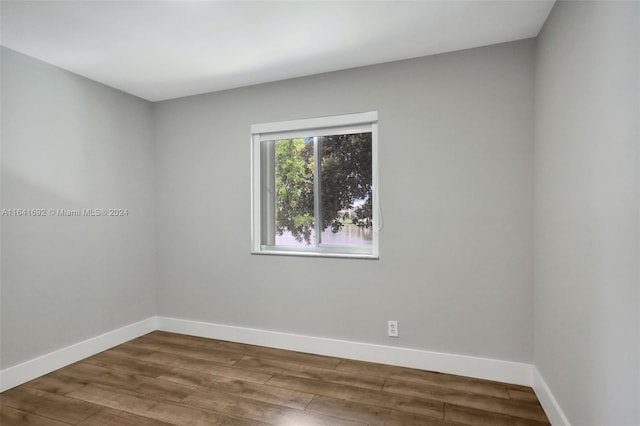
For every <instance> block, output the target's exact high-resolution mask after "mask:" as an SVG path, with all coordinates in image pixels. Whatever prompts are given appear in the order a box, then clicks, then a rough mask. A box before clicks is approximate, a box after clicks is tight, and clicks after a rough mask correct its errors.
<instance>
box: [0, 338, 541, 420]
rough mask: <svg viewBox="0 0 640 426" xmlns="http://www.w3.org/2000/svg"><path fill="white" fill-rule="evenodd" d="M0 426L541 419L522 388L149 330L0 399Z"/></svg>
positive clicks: (535, 404)
mask: <svg viewBox="0 0 640 426" xmlns="http://www.w3.org/2000/svg"><path fill="white" fill-rule="evenodd" d="M0 408H1V419H0V424H1V425H2V426H12V425H52V426H53V425H58V426H60V425H80V426H88V425H94V426H127V425H131V426H147V425H149V426H151V425H179V426H188V425H286V426H293V425H300V426H306V425H367V424H368V425H424V426H436V425H437V426H446V425H448V426H455V425H458V426H460V425H486V426H507V425H513V426H521V425H522V426H525V425H526V426H541V425H549V422H548V420H547V418H546V416H545V414H544V411H543V410H542V407H541V406H540V403H539V402H538V399H537V398H536V396H535V394H534V393H533V391H532V389H531V388H528V387H524V386H515V385H508V384H504V383H497V382H490V381H485V380H479V379H472V378H467V377H461V376H452V375H448V374H441V373H434V372H430V371H422V370H414V369H409V368H401V367H394V366H388V365H380V364H371V363H366V362H360V361H352V360H346V359H340V358H333V357H326V356H319V355H312V354H304V353H299V352H290V351H283V350H278V349H271V348H265V347H260V346H251V345H245V344H238V343H231V342H224V341H219V340H211V339H203V338H198V337H191V336H184V335H179V334H172V333H165V332H160V331H156V332H153V333H150V334H147V335H145V336H142V337H140V338H138V339H135V340H132V341H130V342H127V343H125V344H123V345H120V346H117V347H115V348H113V349H110V350H108V351H105V352H102V353H100V354H97V355H95V356H92V357H90V358H87V359H85V360H83V361H81V362H78V363H75V364H72V365H69V366H67V367H65V368H62V369H60V370H57V371H55V372H53V373H50V374H47V375H46V376H43V377H40V378H38V379H35V380H33V381H31V382H28V383H25V384H24V385H22V386H18V387H16V388H13V389H10V390H8V391H6V392H4V393H2V394H0Z"/></svg>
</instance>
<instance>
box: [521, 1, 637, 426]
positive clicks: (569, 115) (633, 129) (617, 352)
mask: <svg viewBox="0 0 640 426" xmlns="http://www.w3.org/2000/svg"><path fill="white" fill-rule="evenodd" d="M638 9H639V3H638V2H626V3H616V2H558V3H556V5H555V7H554V9H553V10H552V12H551V15H550V17H549V19H548V20H547V22H546V24H545V26H544V28H543V30H542V32H541V34H540V36H539V39H538V43H537V53H536V54H537V57H536V76H535V77H536V95H535V134H536V136H535V160H534V164H535V201H534V205H535V227H534V229H535V232H534V240H535V304H534V305H535V357H534V361H535V365H536V366H537V368H538V370H539V371H540V372H541V374H542V376H543V378H544V379H545V381H546V382H547V384H548V385H549V387H550V388H551V391H552V393H553V394H554V395H555V397H556V399H557V400H558V402H559V404H560V405H561V407H562V408H563V410H564V411H565V414H566V415H567V416H568V418H569V420H570V421H571V422H572V424H574V425H580V426H589V425H599V426H601V425H616V426H632V425H638V424H640V416H639V413H638V409H639V404H640V329H639V322H640V318H639V312H640V306H639V303H638V302H639V289H640V285H639V283H640V279H639V275H638V260H639V251H638V244H639V235H640V228H639V217H638V215H639V213H640V206H639V204H638V193H639V190H640V186H639V181H640V175H639V173H638V169H639V159H640V158H639V134H638V120H639V118H640V111H639V107H638V104H639V87H638V80H639V76H640V70H639V68H638V60H639V58H638V42H639V40H640V33H639V32H638V25H639V19H640V17H639V11H638Z"/></svg>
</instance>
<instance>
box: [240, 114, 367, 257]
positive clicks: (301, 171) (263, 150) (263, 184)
mask: <svg viewBox="0 0 640 426" xmlns="http://www.w3.org/2000/svg"><path fill="white" fill-rule="evenodd" d="M252 151H253V153H252V158H253V160H252V161H253V164H252V170H253V183H252V185H253V186H252V204H253V216H252V218H253V247H252V248H253V252H254V253H259V254H299V255H321V256H344V257H373V258H376V257H377V256H378V232H377V210H378V209H377V202H378V200H377V193H376V191H375V189H376V188H375V182H376V180H377V168H376V164H377V113H375V112H370V113H363V114H350V115H343V116H334V117H323V118H317V119H309V120H297V121H289V122H281V123H268V124H259V125H254V126H252Z"/></svg>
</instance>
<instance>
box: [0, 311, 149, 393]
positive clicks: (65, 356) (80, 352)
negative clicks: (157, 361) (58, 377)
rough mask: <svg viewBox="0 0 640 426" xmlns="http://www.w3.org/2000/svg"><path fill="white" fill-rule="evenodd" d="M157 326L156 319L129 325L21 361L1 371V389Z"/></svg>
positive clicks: (30, 378) (145, 332)
mask: <svg viewBox="0 0 640 426" xmlns="http://www.w3.org/2000/svg"><path fill="white" fill-rule="evenodd" d="M156 329H157V325H156V318H155V317H151V318H147V319H145V320H142V321H139V322H136V323H134V324H129V325H127V326H124V327H122V328H119V329H117V330H113V331H110V332H107V333H104V334H101V335H100V336H96V337H92V338H91V339H87V340H85V341H83V342H80V343H76V344H74V345H71V346H67V347H66V348H62V349H59V350H57V351H54V352H50V353H48V354H45V355H42V356H39V357H37V358H34V359H32V360H29V361H26V362H23V363H22V364H18V365H15V366H13V367H9V368H6V369H4V370H0V392H4V391H5V390H7V389H11V388H13V387H15V386H18V385H21V384H23V383H26V382H28V381H29V380H33V379H35V378H37V377H40V376H42V375H44V374H47V373H50V372H52V371H55V370H57V369H59V368H62V367H64V366H66V365H69V364H72V363H74V362H77V361H80V360H82V359H84V358H87V357H90V356H91V355H95V354H97V353H99V352H102V351H104V350H107V349H109V348H112V347H114V346H117V345H119V344H121V343H124V342H126V341H129V340H131V339H135V338H136V337H140V336H142V335H144V334H147V333H150V332H152V331H154V330H156Z"/></svg>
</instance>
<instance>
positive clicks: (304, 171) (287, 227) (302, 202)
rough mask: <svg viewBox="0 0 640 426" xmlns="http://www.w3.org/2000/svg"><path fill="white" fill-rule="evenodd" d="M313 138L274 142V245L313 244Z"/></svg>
mask: <svg viewBox="0 0 640 426" xmlns="http://www.w3.org/2000/svg"><path fill="white" fill-rule="evenodd" d="M313 145H314V142H313V138H296V139H281V140H277V141H276V142H275V243H276V245H288V246H298V245H311V244H314V245H315V233H314V227H315V221H314V217H313V216H314V214H313V211H314V208H313V207H314V200H313V178H314V162H313Z"/></svg>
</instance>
